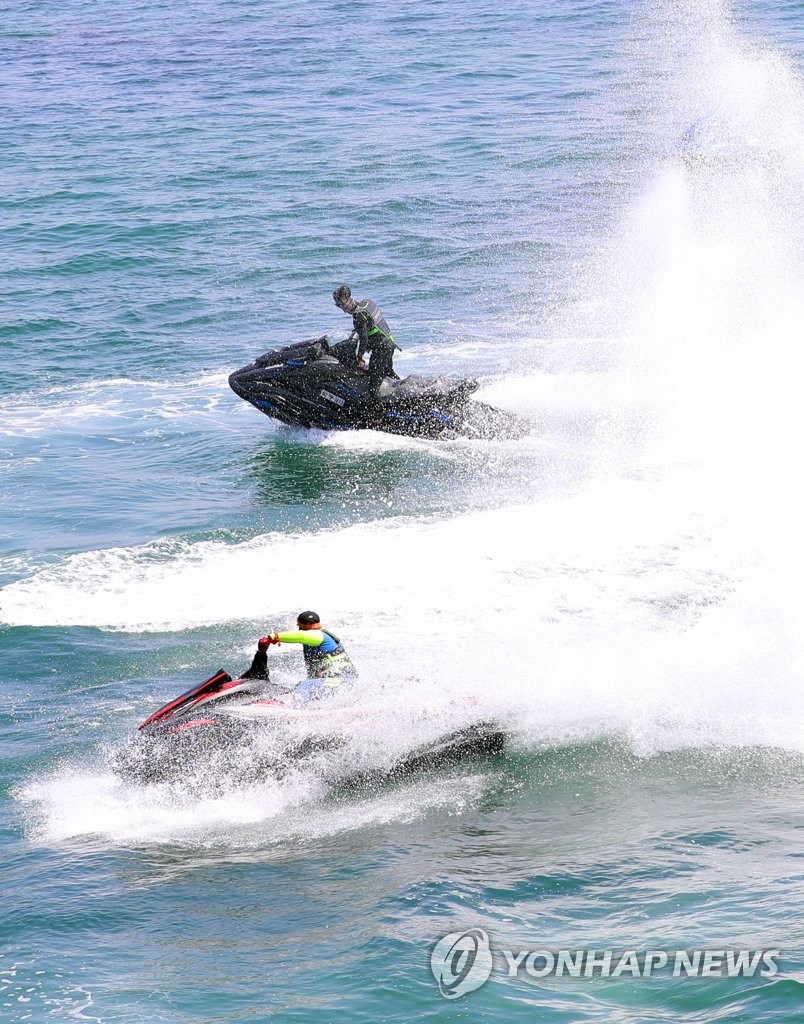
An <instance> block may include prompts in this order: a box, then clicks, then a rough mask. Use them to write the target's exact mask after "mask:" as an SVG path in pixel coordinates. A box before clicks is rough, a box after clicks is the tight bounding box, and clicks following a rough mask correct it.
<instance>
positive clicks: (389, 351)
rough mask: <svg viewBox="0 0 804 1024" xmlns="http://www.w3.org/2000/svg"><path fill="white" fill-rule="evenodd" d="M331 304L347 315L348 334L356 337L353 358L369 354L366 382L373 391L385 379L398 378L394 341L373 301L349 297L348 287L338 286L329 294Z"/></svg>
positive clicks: (395, 344) (350, 290)
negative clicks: (368, 382) (350, 329)
mask: <svg viewBox="0 0 804 1024" xmlns="http://www.w3.org/2000/svg"><path fill="white" fill-rule="evenodd" d="M332 297H333V299H334V300H335V305H336V306H337V307H338V309H342V310H343V311H344V313H351V315H352V324H353V329H352V333H353V334H356V335H357V336H358V339H359V340H358V345H357V358H358V359H362V358H363V354H364V353H365V352H370V353H371V357H370V358H369V366H368V370H369V380H370V382H371V386H372V388H373V390H374V391H376V390H377V389H378V388H379V386H380V384H382V382H383V380H384V379H385V378H386V377H398V374H396V373H395V372H394V351H395V350H396V349H398V348H399V345H397V343H396V342H395V341H394V338H393V335H392V334H391V330H390V328H389V327H388V323H387V322H386V319H385V317H384V316H383V315H382V311H381V310H380V307H379V306H378V305H377V303H376V302H372V300H371V299H361V300H360V301H359V302H358V301H357V300H356V299H353V298H352V289H351V288H350V287H349V285H348V284H342V285H339V286H338V287H337V288H336V289H335V291H334V292H333V293H332Z"/></svg>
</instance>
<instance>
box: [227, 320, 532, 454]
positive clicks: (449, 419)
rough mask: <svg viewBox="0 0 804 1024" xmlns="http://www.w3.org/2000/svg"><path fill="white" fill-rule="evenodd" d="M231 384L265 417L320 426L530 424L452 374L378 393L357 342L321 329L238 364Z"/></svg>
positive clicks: (409, 430) (508, 430)
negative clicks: (476, 395)
mask: <svg viewBox="0 0 804 1024" xmlns="http://www.w3.org/2000/svg"><path fill="white" fill-rule="evenodd" d="M229 386H230V387H231V389H232V390H233V391H234V393H235V394H236V395H239V396H240V398H243V399H245V400H246V401H247V402H250V403H251V404H252V405H253V406H254V407H255V408H256V409H259V410H260V412H264V413H265V415H266V416H271V417H273V418H274V419H277V420H280V421H281V422H282V423H287V424H290V425H291V426H295V427H313V428H316V429H318V430H382V431H385V432H386V433H391V434H405V435H407V436H409V437H424V438H450V437H468V438H519V437H524V436H525V434H527V433H528V430H529V425H528V424H527V423H526V421H524V420H523V419H521V418H520V417H518V416H515V415H514V414H513V413H509V412H504V411H503V410H501V409H495V408H493V407H492V406H490V405H485V404H484V403H483V402H477V401H475V400H474V399H473V398H471V395H472V392H473V391H476V390H477V387H478V382H477V381H476V380H473V379H469V378H466V379H459V378H455V377H436V378H430V377H419V376H410V377H404V378H402V379H391V378H386V379H385V380H384V381H383V382H382V384H381V385H380V388H379V391H374V390H373V389H372V387H371V382H370V380H369V375H368V373H367V372H366V370H365V369H363V368H362V367H361V366H360V364H359V363H358V361H357V358H356V356H355V342H354V341H350V340H349V339H346V340H345V341H341V342H338V343H337V344H330V341H329V339H328V338H327V336H326V335H324V336H323V337H321V338H316V339H314V340H312V341H302V342H298V343H297V344H295V345H288V346H286V347H285V348H280V349H276V350H275V351H272V352H266V353H265V354H264V355H261V356H258V357H257V359H255V360H254V362H253V363H250V364H249V365H248V366H244V367H242V368H241V369H239V370H235V372H234V373H233V374H231V376H230V377H229Z"/></svg>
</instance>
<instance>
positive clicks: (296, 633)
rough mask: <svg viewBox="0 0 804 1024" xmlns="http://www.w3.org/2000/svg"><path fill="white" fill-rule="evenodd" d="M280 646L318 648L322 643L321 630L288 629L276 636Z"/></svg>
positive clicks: (322, 634)
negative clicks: (302, 645) (299, 645)
mask: <svg viewBox="0 0 804 1024" xmlns="http://www.w3.org/2000/svg"><path fill="white" fill-rule="evenodd" d="M276 635H277V637H278V639H279V642H280V644H304V645H305V647H320V646H321V644H323V642H324V631H323V629H290V630H288V631H287V632H286V633H277V634H276Z"/></svg>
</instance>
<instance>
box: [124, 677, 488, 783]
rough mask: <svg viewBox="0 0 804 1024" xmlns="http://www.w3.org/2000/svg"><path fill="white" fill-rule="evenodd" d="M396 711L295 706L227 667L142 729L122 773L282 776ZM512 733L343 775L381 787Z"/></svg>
mask: <svg viewBox="0 0 804 1024" xmlns="http://www.w3.org/2000/svg"><path fill="white" fill-rule="evenodd" d="M387 716H388V709H387V708H383V707H380V706H361V705H351V706H344V705H343V704H337V703H335V702H334V701H332V700H326V699H325V700H322V701H318V702H312V703H307V704H300V705H295V704H294V703H293V697H292V695H289V694H288V693H287V691H283V690H281V689H280V688H278V687H276V686H274V685H273V684H271V683H270V682H269V681H267V680H259V679H244V678H240V679H233V678H232V677H231V676H230V675H229V674H228V673H227V672H225V671H224V670H223V669H219V670H218V671H217V672H216V673H215V675H213V676H211V677H210V678H209V679H206V680H205V681H204V682H203V683H199V684H198V685H197V686H194V687H192V688H191V689H189V690H187V691H186V693H182V694H181V695H180V696H178V697H175V698H173V699H172V700H170V701H168V703H167V704H165V705H164V706H163V707H161V708H159V710H158V711H155V712H154V713H153V714H152V715H150V716H149V717H148V718H146V720H145V721H144V722H143V723H142V724H141V725H140V726H139V728H138V731H137V735H136V737H135V738H134V740H133V741H132V742H130V743H129V744H127V745H126V746H125V747H124V748H123V749H122V750H121V751H119V752H118V754H117V755H116V757H115V759H114V768H115V770H116V771H117V772H118V773H119V774H120V775H122V776H123V777H124V778H126V779H128V780H129V781H133V782H138V783H164V782H168V783H169V782H177V783H187V782H189V783H192V782H193V781H194V780H195V781H196V782H200V783H201V784H202V785H203V787H204V788H207V789H208V788H210V787H211V788H213V789H214V788H225V785H237V784H243V783H249V782H255V781H258V780H259V779H261V778H265V777H266V776H268V775H272V776H274V777H282V776H283V775H285V774H287V772H288V771H290V770H292V769H294V768H298V767H300V766H302V765H304V764H306V763H309V762H310V761H311V759H313V758H315V757H319V756H321V755H322V754H326V753H327V752H329V751H332V750H334V749H339V748H342V747H344V746H345V745H346V743H347V740H348V736H349V731H350V728H354V726H355V724H356V723H358V722H364V721H366V719H376V720H377V724H378V728H381V727H382V720H383V719H387ZM504 747H505V734H504V733H503V732H502V731H501V730H500V729H499V728H498V727H497V726H495V725H493V724H491V723H485V722H476V723H473V724H471V725H468V726H466V727H464V728H462V729H458V730H455V731H454V732H451V733H449V734H447V735H444V736H442V737H440V738H438V739H437V740H436V741H434V742H432V743H430V744H429V745H426V746H423V747H420V748H415V749H413V750H410V751H408V752H406V753H405V754H404V756H403V757H401V758H400V759H399V760H397V761H396V762H395V763H394V764H392V765H391V766H390V767H389V768H387V769H384V770H382V771H381V772H377V771H372V772H370V773H367V772H365V771H362V772H355V773H353V775H352V777H351V778H350V777H348V776H347V777H346V778H342V779H341V780H340V781H341V782H342V783H345V784H349V783H350V782H351V783H353V784H359V783H360V782H361V781H362V782H369V781H370V782H372V783H376V782H377V781H378V777H379V776H380V775H381V776H382V777H383V778H395V777H399V776H403V775H406V774H410V773H411V772H417V771H421V770H423V769H427V768H436V767H439V766H442V765H447V764H453V763H455V762H456V761H459V760H461V759H463V758H467V757H473V756H480V755H493V754H498V753H501V752H502V751H503V749H504Z"/></svg>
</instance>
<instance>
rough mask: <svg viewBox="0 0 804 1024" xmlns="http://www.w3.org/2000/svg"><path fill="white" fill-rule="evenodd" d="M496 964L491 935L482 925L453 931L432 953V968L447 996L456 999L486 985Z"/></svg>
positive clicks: (442, 991) (437, 944) (440, 990)
mask: <svg viewBox="0 0 804 1024" xmlns="http://www.w3.org/2000/svg"><path fill="white" fill-rule="evenodd" d="M493 966H494V961H493V958H492V955H491V945H490V944H489V937H488V935H487V934H486V933H485V932H484V931H483V929H482V928H470V929H469V931H465V932H450V933H449V935H445V936H444V938H443V939H440V940H439V941H438V942H437V943H436V944H435V946H433V949H432V952H431V953H430V970H431V971H432V972H433V977H434V978H435V980H436V981H437V982H438V991H439V992H440V993H441V995H442V996H443V997H444V998H445V999H457V998H458V996H463V995H466V993H467V992H474V990H475V989H476V988H480V986H481V985H485V984H486V982H487V981H488V980H489V977H490V976H491V971H492V968H493Z"/></svg>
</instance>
